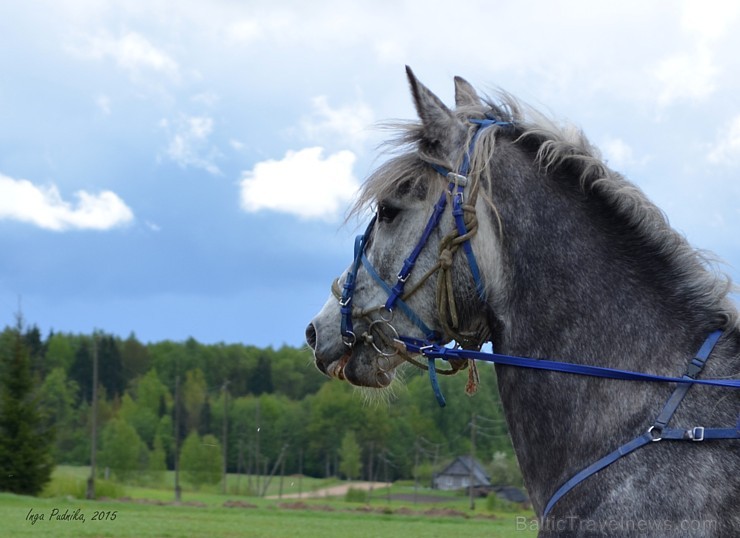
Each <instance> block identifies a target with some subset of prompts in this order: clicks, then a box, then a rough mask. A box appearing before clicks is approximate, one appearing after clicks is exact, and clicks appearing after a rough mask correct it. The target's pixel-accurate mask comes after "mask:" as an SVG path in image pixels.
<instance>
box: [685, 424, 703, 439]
mask: <svg viewBox="0 0 740 538" xmlns="http://www.w3.org/2000/svg"><path fill="white" fill-rule="evenodd" d="M688 434H689V439H691V440H692V441H703V440H704V426H696V427H694V428H691V429H690V430H689V431H688Z"/></svg>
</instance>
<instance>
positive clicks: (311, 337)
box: [306, 323, 316, 351]
mask: <svg viewBox="0 0 740 538" xmlns="http://www.w3.org/2000/svg"><path fill="white" fill-rule="evenodd" d="M306 343H307V344H308V347H310V348H311V349H313V350H314V351H316V327H314V326H313V323H309V324H308V327H306Z"/></svg>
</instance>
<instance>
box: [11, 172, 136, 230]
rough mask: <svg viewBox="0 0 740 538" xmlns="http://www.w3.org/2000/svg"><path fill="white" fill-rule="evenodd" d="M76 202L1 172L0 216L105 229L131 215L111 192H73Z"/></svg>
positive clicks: (56, 226)
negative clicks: (73, 202) (70, 201)
mask: <svg viewBox="0 0 740 538" xmlns="http://www.w3.org/2000/svg"><path fill="white" fill-rule="evenodd" d="M75 197H76V198H77V203H76V204H74V205H73V204H70V203H69V202H66V201H64V200H63V199H62V196H61V194H60V193H59V189H57V187H56V186H54V185H50V186H46V187H39V186H36V185H34V184H33V183H31V182H30V181H28V180H26V179H13V178H10V177H7V176H4V175H2V174H0V219H9V220H18V221H21V222H28V223H30V224H34V225H36V226H38V227H39V228H44V229H47V230H56V231H63V230H68V229H80V230H85V229H87V230H108V229H110V228H115V227H117V226H122V225H125V224H128V223H129V222H131V221H132V220H133V219H134V214H133V212H132V211H131V209H129V207H128V206H127V205H126V204H125V203H124V202H123V200H121V199H120V198H119V197H118V195H116V194H115V193H113V192H111V191H102V192H100V193H99V194H90V193H88V192H87V191H84V190H81V191H78V192H76V193H75Z"/></svg>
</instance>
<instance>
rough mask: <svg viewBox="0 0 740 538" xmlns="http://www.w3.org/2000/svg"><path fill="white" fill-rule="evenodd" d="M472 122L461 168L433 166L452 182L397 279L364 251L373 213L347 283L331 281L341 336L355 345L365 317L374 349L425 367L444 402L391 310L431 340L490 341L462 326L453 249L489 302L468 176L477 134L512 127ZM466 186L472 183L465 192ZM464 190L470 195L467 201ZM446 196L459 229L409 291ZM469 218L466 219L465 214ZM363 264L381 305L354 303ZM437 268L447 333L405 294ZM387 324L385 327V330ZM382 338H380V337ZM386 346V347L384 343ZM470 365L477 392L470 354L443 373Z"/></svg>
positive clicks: (472, 343) (367, 339)
mask: <svg viewBox="0 0 740 538" xmlns="http://www.w3.org/2000/svg"><path fill="white" fill-rule="evenodd" d="M470 122H471V123H472V124H474V125H476V128H475V131H474V133H473V136H472V137H471V139H470V142H469V144H468V147H467V150H466V152H465V153H464V155H463V161H462V163H461V165H460V168H459V169H458V171H457V172H454V171H452V170H449V169H447V168H444V167H443V166H439V165H437V164H431V166H432V167H433V168H434V170H436V171H437V172H438V173H439V174H441V175H442V176H444V177H445V178H446V179H447V180H448V181H449V183H448V186H447V189H446V190H445V191H444V192H443V193H442V195H441V196H440V197H439V200H438V201H437V203H436V204H435V206H434V209H433V211H432V215H431V217H430V218H429V220H428V221H427V224H426V226H425V227H424V231H423V232H422V234H421V237H420V238H419V240H418V242H417V243H416V246H415V247H414V249H413V250H412V251H411V253H410V254H409V256H408V257H407V258H406V259H405V261H404V263H403V267H402V268H401V270H400V271H399V272H398V275H397V277H396V278H397V280H396V283H395V285H394V286H393V287H391V286H390V285H388V284H387V283H386V282H385V281H384V280H383V279H382V278H381V277H380V275H379V274H378V272H377V270H376V269H375V268H374V267H373V265H372V263H371V262H370V260H368V258H367V256H366V255H365V250H366V248H367V245H368V243H369V241H370V236H371V234H372V231H373V228H374V226H375V223H376V221H377V216H374V217H373V218H372V220H371V221H370V224H368V226H367V229H366V230H365V232H364V233H363V234H362V235H359V236H357V238H356V239H355V248H354V261H353V262H352V265H351V268H350V271H349V272H348V273H347V277H346V279H345V281H344V286H343V287H342V289H341V293H340V288H339V280H338V279H337V280H335V281H334V283H333V285H332V293H333V294H334V295H335V296H336V297H337V299H339V309H340V316H341V321H340V332H341V335H342V341H343V342H344V344H345V345H346V346H347V347H348V348H350V350H351V349H352V348H353V347H354V346H355V344H356V343H357V340H358V336H357V334H356V333H355V330H354V325H353V318H354V319H360V318H362V319H365V320H366V322H367V323H368V328H367V330H366V331H365V332H364V333H362V334H361V335H360V338H361V339H362V341H363V342H365V343H367V344H370V345H372V346H373V348H374V349H375V351H376V352H378V353H379V354H380V355H381V356H384V357H391V356H395V355H397V354H400V355H401V357H403V358H404V359H405V360H407V361H409V362H411V363H413V364H415V365H416V366H419V367H420V368H423V369H428V370H429V376H430V379H431V382H432V387H433V389H434V392H435V395H436V397H437V401H438V402H439V404H440V405H441V406H444V405H445V400H444V396H442V393H441V391H440V389H439V384H438V381H437V377H436V374H437V370H436V368H435V365H434V359H428V362H427V365H424V364H422V363H420V362H418V361H417V360H415V359H413V358H412V357H411V356H410V355H409V354H408V353H407V352H406V345H405V344H404V343H403V341H404V340H406V339H407V338H408V337H401V336H399V333H398V331H397V330H396V329H395V327H394V326H393V325H392V323H391V322H392V320H393V315H394V312H395V310H396V309H398V310H401V312H402V313H403V314H404V315H405V316H406V317H407V318H408V319H409V320H410V321H411V322H412V323H413V324H414V325H415V326H416V327H418V328H419V330H421V332H422V334H423V335H424V338H425V340H424V341H425V342H428V343H429V344H432V343H433V344H441V343H443V342H448V341H451V340H455V342H457V344H458V345H463V346H464V347H477V348H480V346H481V345H482V344H483V342H484V341H485V340H486V333H482V332H481V331H478V332H477V333H474V334H472V335H471V334H470V333H463V332H461V331H460V327H459V318H458V314H457V307H456V302H455V297H454V293H453V290H452V271H451V267H452V260H453V257H454V254H455V252H456V251H457V250H458V249H459V247H460V246H462V248H463V251H464V252H465V256H466V258H467V260H468V265H469V267H470V271H471V274H472V277H473V280H474V282H475V287H476V291H477V294H478V297H479V298H480V299H481V300H482V301H485V290H484V286H483V281H482V279H481V274H480V269H479V267H478V262H477V261H476V258H475V254H474V253H473V247H472V245H471V243H470V239H471V238H472V237H473V236H474V235H475V233H476V232H477V230H478V225H477V218H476V214H475V201H476V198H477V193H478V183H477V182H474V183H473V182H471V181H470V180H469V178H468V175H469V173H470V164H471V158H472V154H473V150H474V148H475V143H476V141H477V139H478V136H479V134H480V133H481V131H482V130H484V129H486V128H488V127H490V126H493V125H498V126H510V125H512V124H511V123H510V122H503V121H498V120H496V119H493V118H487V119H484V120H475V119H474V120H470ZM466 187H469V189H468V191H467V193H466V190H465V189H466ZM466 194H467V197H468V200H467V203H466V199H465V198H466ZM448 199H449V200H450V202H451V207H452V216H453V219H454V221H455V228H454V230H452V232H451V233H450V234H449V235H447V236H445V237H444V238H443V240H442V241H441V243H440V255H439V260H438V262H437V263H436V264H435V265H434V266H433V267H432V268H431V269H430V270H429V271H427V272H426V273H425V274H424V275H423V276H422V277H421V278H420V279H419V280H418V281H417V282H416V283H415V284H414V286H413V287H412V289H410V290H408V291H407V290H406V289H405V288H406V283H407V281H408V279H409V277H410V276H411V272H412V270H413V268H414V266H415V265H416V262H417V260H418V258H419V255H420V254H421V252H422V250H423V249H424V247H425V245H426V244H427V242H428V240H429V237H430V236H431V234H432V232H433V231H434V230H435V229H436V228H437V226H438V225H439V222H440V219H441V217H442V214H443V213H444V211H445V209H446V207H447V204H448ZM466 217H467V218H466ZM360 266H362V267H364V268H365V270H366V271H367V273H368V274H369V275H370V276H371V277H372V279H373V280H374V281H375V282H376V283H377V284H378V285H379V286H380V287H381V288H382V289H383V291H384V292H385V294H386V295H387V299H386V301H385V303H384V304H383V305H378V306H375V307H370V308H361V309H360V308H355V307H354V306H353V297H354V292H355V287H356V281H357V273H358V272H359V270H360ZM436 272H439V273H440V275H439V276H438V279H437V294H436V295H437V308H438V312H439V316H438V317H439V319H440V323H441V325H442V326H443V331H444V334H440V333H439V332H437V331H435V330H433V329H431V328H430V327H429V326H428V325H427V324H426V323H425V322H424V321H423V320H422V319H421V317H420V316H419V315H417V314H416V312H414V310H413V309H412V308H411V307H410V306H409V305H408V304H407V303H406V301H405V300H404V299H408V297H410V296H411V295H412V294H413V293H415V292H416V291H417V290H419V289H420V288H421V286H422V285H423V284H424V283H425V282H426V280H427V279H428V278H429V277H431V276H432V275H433V274H434V273H436ZM373 312H378V313H379V316H380V319H372V318H371V317H370V314H371V313H373ZM382 327H384V328H386V329H387V332H384V331H383V330H381V328H382ZM388 333H390V336H389V335H388ZM378 340H380V342H379V341H378ZM381 346H385V347H381ZM468 365H470V367H471V378H470V379H471V381H470V383H469V389H470V391H474V387H475V385H476V384H477V371H476V369H475V363H474V362H473V361H468V360H467V359H461V360H454V359H453V360H452V361H450V366H451V369H450V370H440V371H439V373H440V374H447V375H449V374H454V373H456V372H458V371H459V370H461V369H463V368H465V367H467V366H468Z"/></svg>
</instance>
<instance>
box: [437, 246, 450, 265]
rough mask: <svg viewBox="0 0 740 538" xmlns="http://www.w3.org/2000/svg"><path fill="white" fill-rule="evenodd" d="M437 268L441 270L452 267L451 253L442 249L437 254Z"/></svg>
mask: <svg viewBox="0 0 740 538" xmlns="http://www.w3.org/2000/svg"><path fill="white" fill-rule="evenodd" d="M439 266H440V268H442V269H449V268H450V267H452V251H451V250H449V249H444V250H442V251H441V252H440V253H439Z"/></svg>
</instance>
